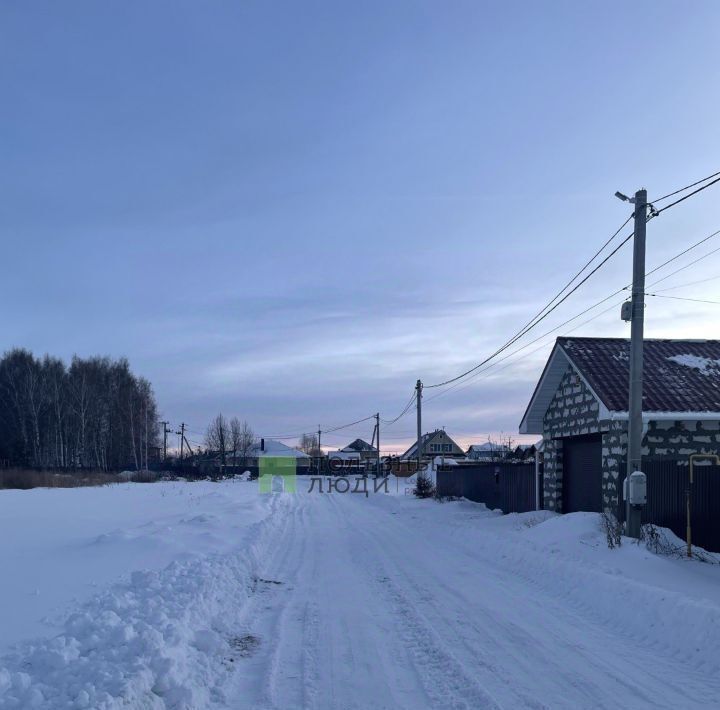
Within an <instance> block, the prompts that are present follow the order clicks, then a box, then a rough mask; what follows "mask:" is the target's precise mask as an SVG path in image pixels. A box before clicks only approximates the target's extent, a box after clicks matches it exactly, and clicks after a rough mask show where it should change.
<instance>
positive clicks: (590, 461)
mask: <svg viewBox="0 0 720 710" xmlns="http://www.w3.org/2000/svg"><path fill="white" fill-rule="evenodd" d="M562 492H563V495H562V510H563V513H574V512H576V511H578V510H586V511H590V512H593V513H599V512H600V511H601V510H602V442H601V438H600V435H599V434H594V435H592V436H574V437H571V438H568V439H563V478H562Z"/></svg>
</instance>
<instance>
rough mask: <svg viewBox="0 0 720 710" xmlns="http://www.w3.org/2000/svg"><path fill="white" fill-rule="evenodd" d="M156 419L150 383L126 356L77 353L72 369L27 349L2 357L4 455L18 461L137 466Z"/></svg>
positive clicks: (0, 446)
mask: <svg viewBox="0 0 720 710" xmlns="http://www.w3.org/2000/svg"><path fill="white" fill-rule="evenodd" d="M146 419H147V422H148V423H147V426H145V420H146ZM156 420H157V406H156V403H155V398H154V395H153V392H152V387H151V386H150V383H149V382H147V381H146V380H143V379H142V378H137V377H135V376H134V375H133V374H132V372H131V371H130V366H129V364H128V362H127V361H126V360H117V361H112V360H110V359H109V358H102V357H93V358H89V359H81V358H78V357H75V358H73V360H72V363H71V365H70V367H69V368H68V367H67V366H66V365H65V363H63V362H62V361H61V360H58V359H56V358H51V357H49V356H45V357H44V358H43V359H42V360H39V359H36V358H35V357H34V356H33V355H32V353H30V352H28V351H26V350H12V351H10V352H9V353H6V354H5V355H4V356H2V357H1V358H0V459H5V460H9V461H12V462H13V464H15V465H19V466H35V467H46V466H59V467H63V468H69V467H83V468H84V467H94V468H99V469H102V470H105V471H108V470H119V469H121V468H125V467H127V466H128V464H129V463H130V462H131V461H134V462H135V465H136V466H137V467H138V468H139V467H140V466H142V465H143V461H142V458H143V455H142V452H145V451H147V450H148V449H149V447H153V448H155V446H156V443H157V436H158V431H157V422H156ZM139 452H140V456H138V453H139ZM144 458H145V461H144V465H147V458H148V456H147V454H145V456H144Z"/></svg>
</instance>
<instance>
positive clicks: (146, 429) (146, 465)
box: [145, 400, 150, 471]
mask: <svg viewBox="0 0 720 710" xmlns="http://www.w3.org/2000/svg"><path fill="white" fill-rule="evenodd" d="M145 470H146V471H149V470H150V464H149V463H148V410H147V400H146V401H145Z"/></svg>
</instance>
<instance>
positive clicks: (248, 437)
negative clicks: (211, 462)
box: [205, 413, 255, 469]
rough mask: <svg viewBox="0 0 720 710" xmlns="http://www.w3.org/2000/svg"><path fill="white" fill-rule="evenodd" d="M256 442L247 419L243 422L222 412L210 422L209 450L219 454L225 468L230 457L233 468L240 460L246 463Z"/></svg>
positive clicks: (208, 431)
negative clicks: (229, 417) (228, 417)
mask: <svg viewBox="0 0 720 710" xmlns="http://www.w3.org/2000/svg"><path fill="white" fill-rule="evenodd" d="M254 444H255V434H254V432H253V430H252V428H251V427H250V425H249V424H248V423H247V422H246V421H243V422H241V421H240V420H239V419H238V418H237V417H232V419H227V418H226V417H225V416H224V415H223V414H222V413H220V414H218V415H217V416H216V417H215V418H214V419H213V420H212V421H211V422H210V424H209V426H208V428H207V433H206V434H205V446H206V447H207V450H208V451H211V452H213V453H216V454H218V455H219V457H220V466H221V467H222V468H223V469H224V468H225V467H226V466H227V463H228V459H230V461H231V463H232V466H233V468H234V467H235V466H237V464H238V461H240V463H241V465H245V463H246V460H247V458H248V457H249V455H250V450H251V449H252V448H253V445H254Z"/></svg>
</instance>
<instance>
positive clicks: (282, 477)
mask: <svg viewBox="0 0 720 710" xmlns="http://www.w3.org/2000/svg"><path fill="white" fill-rule="evenodd" d="M259 465H260V470H259V476H258V482H259V484H260V493H296V492H297V481H296V469H297V463H296V461H295V457H294V456H261V457H260V460H259Z"/></svg>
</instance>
